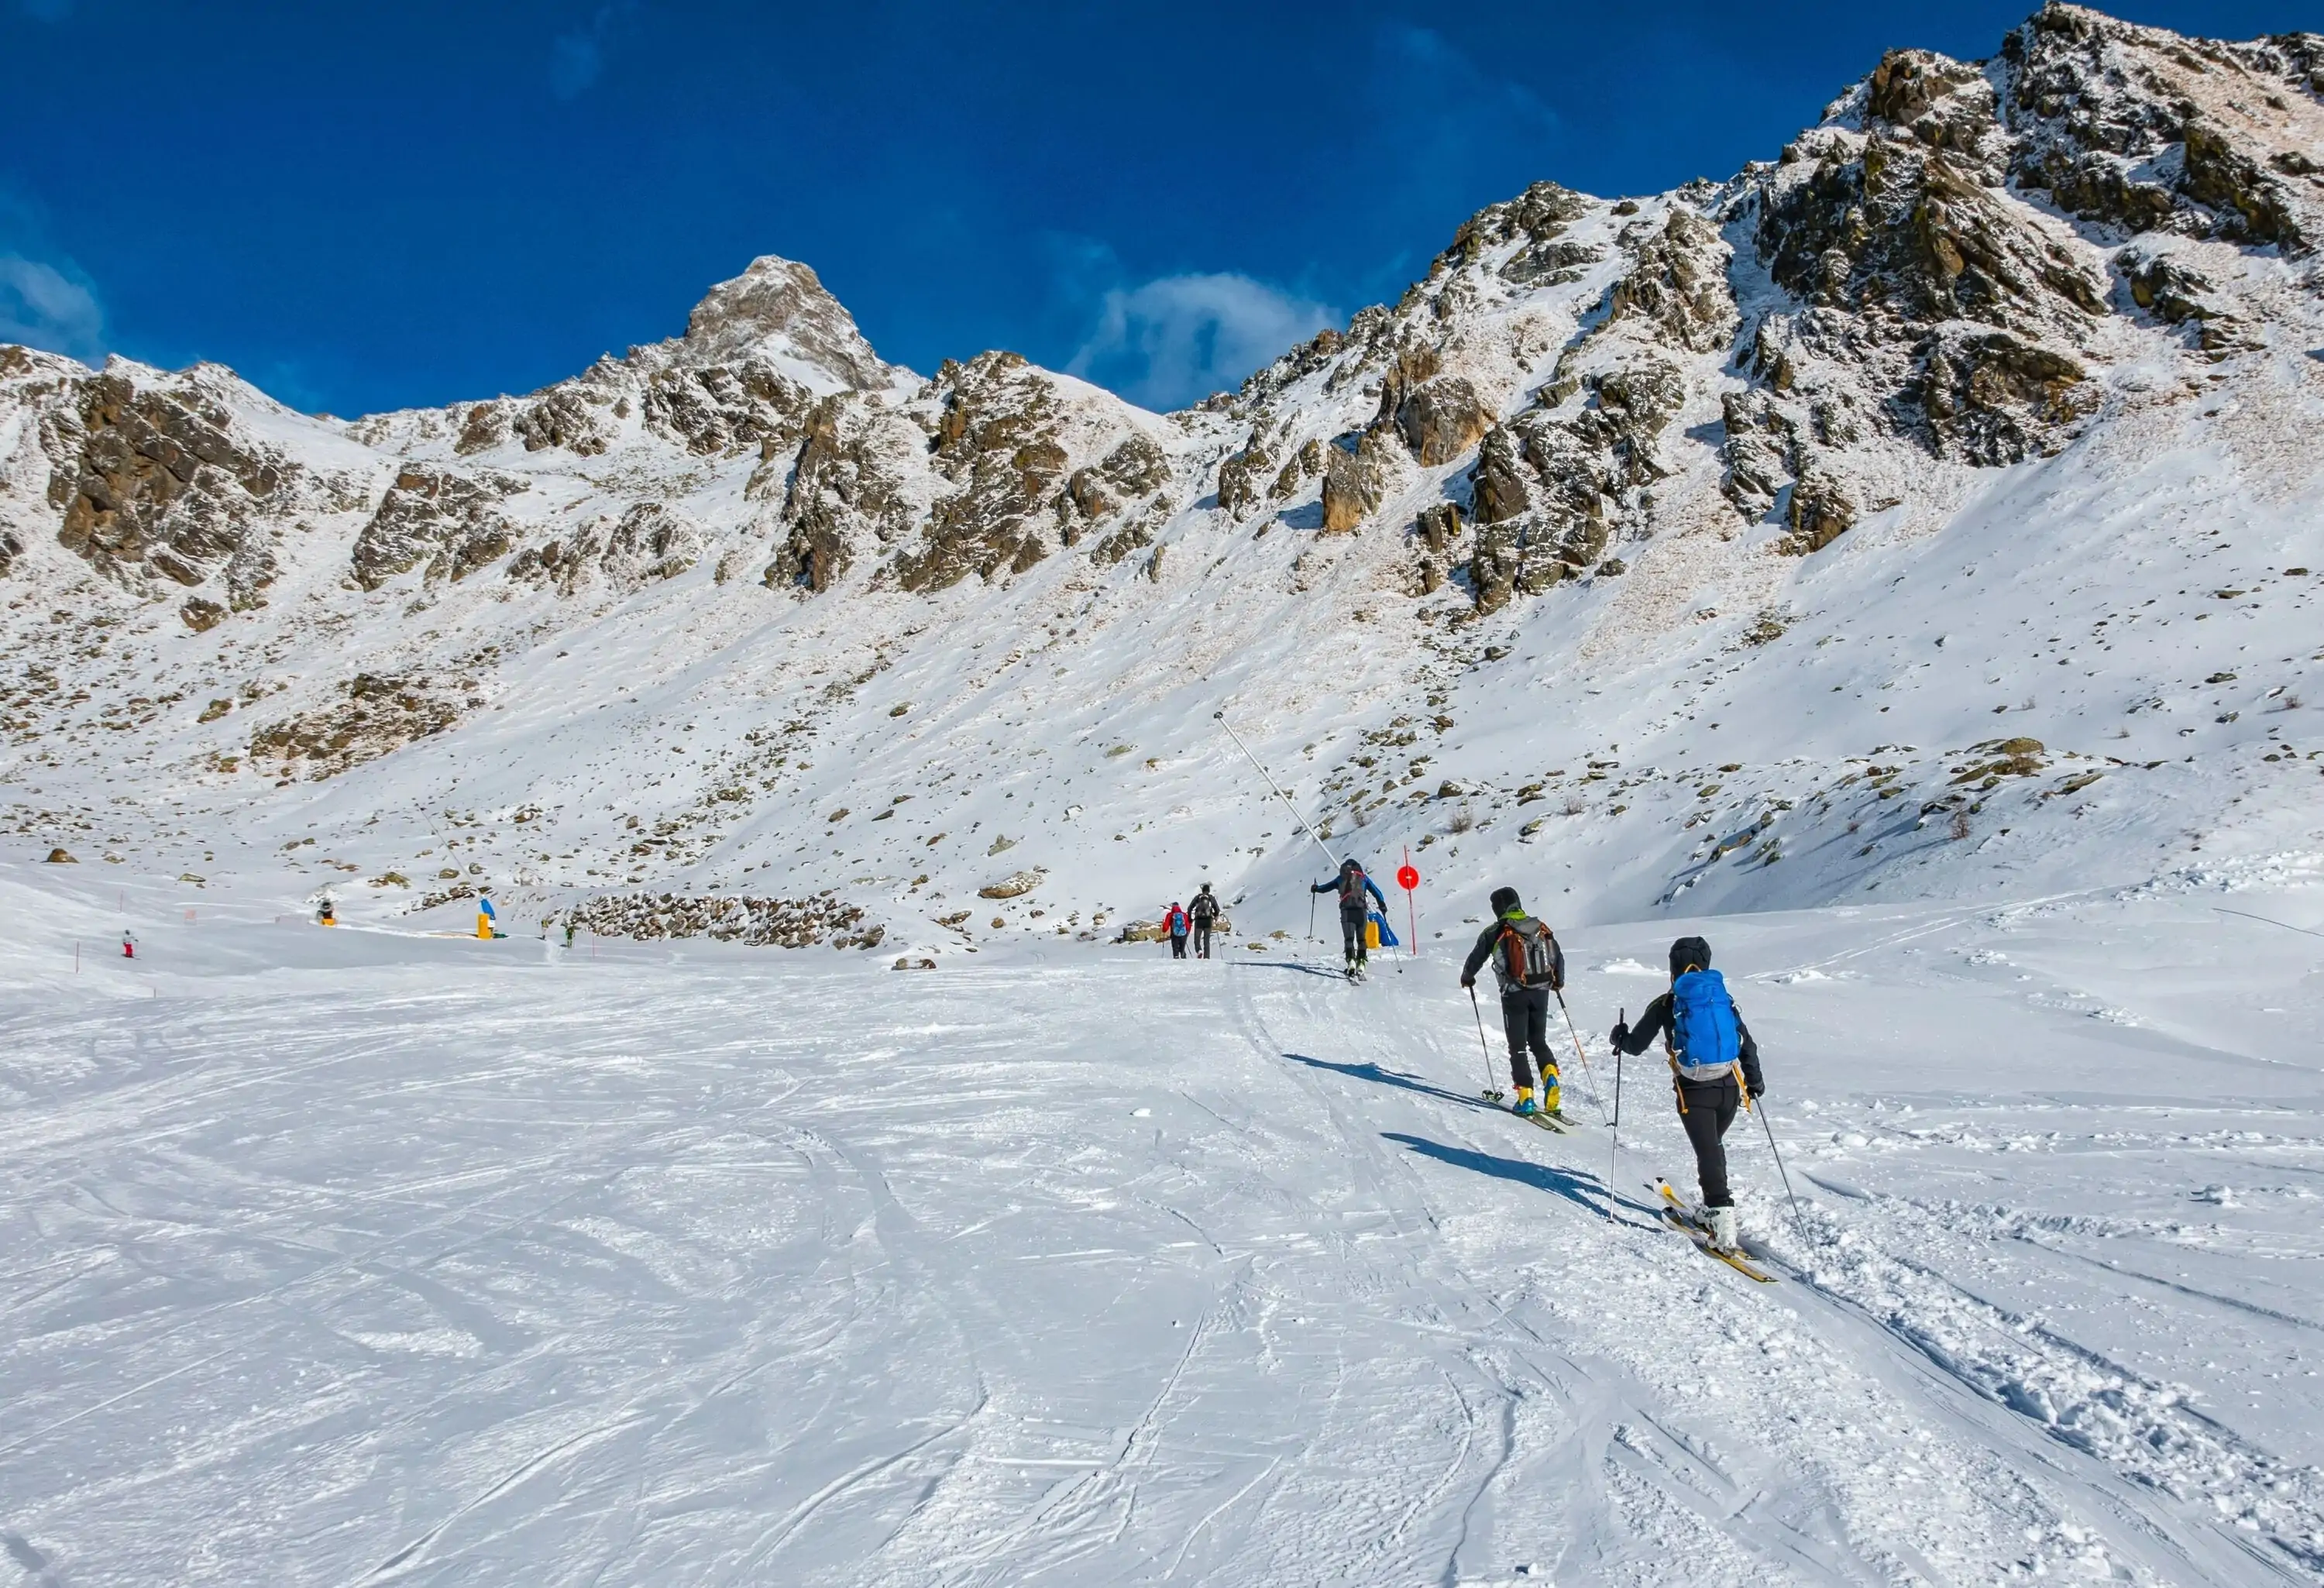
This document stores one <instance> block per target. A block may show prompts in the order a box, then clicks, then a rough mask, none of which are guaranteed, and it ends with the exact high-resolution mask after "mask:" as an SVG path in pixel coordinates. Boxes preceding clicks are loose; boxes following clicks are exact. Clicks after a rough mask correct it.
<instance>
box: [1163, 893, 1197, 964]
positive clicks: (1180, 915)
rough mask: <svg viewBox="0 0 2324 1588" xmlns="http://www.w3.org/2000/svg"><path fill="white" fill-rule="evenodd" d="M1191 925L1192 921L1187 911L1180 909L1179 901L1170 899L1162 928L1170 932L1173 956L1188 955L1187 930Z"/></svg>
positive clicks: (1178, 957) (1171, 955) (1177, 957)
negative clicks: (1187, 916) (1187, 915)
mask: <svg viewBox="0 0 2324 1588" xmlns="http://www.w3.org/2000/svg"><path fill="white" fill-rule="evenodd" d="M1191 925H1192V923H1191V922H1189V921H1188V920H1187V919H1186V912H1185V910H1183V909H1179V908H1178V901H1177V900H1175V899H1173V900H1171V901H1170V909H1169V910H1168V911H1167V913H1166V914H1165V915H1164V916H1163V917H1162V929H1163V930H1164V931H1166V932H1167V933H1169V934H1170V957H1171V958H1173V959H1184V958H1185V957H1186V931H1187V928H1189V927H1190V926H1191Z"/></svg>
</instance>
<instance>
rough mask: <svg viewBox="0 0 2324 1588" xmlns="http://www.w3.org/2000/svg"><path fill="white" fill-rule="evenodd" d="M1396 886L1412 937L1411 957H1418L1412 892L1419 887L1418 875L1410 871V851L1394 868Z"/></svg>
mask: <svg viewBox="0 0 2324 1588" xmlns="http://www.w3.org/2000/svg"><path fill="white" fill-rule="evenodd" d="M1396 885H1397V887H1399V888H1401V889H1403V890H1404V919H1405V924H1406V927H1407V928H1409V929H1410V934H1411V937H1412V957H1413V958H1415V959H1418V958H1419V957H1420V907H1419V906H1418V905H1417V904H1416V903H1415V902H1414V901H1413V897H1412V892H1413V890H1414V889H1416V888H1417V887H1419V886H1420V873H1419V872H1416V871H1415V870H1413V869H1412V850H1411V849H1410V847H1408V846H1407V847H1406V850H1405V852H1404V863H1403V864H1402V865H1400V866H1398V867H1397V868H1396Z"/></svg>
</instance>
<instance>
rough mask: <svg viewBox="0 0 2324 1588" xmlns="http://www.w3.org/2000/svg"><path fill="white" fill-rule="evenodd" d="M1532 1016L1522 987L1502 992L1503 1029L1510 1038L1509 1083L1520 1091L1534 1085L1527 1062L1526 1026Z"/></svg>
mask: <svg viewBox="0 0 2324 1588" xmlns="http://www.w3.org/2000/svg"><path fill="white" fill-rule="evenodd" d="M1531 1018H1532V1017H1531V1015H1530V1014H1528V1013H1527V1011H1526V995H1525V992H1524V990H1523V989H1522V988H1515V987H1513V988H1511V989H1510V990H1509V991H1508V992H1504V993H1502V994H1501V1029H1502V1032H1503V1034H1504V1035H1506V1036H1507V1037H1508V1039H1509V1085H1513V1086H1515V1087H1516V1088H1517V1090H1518V1091H1520V1092H1526V1091H1530V1090H1531V1089H1532V1087H1533V1071H1532V1069H1531V1068H1530V1067H1529V1066H1527V1065H1526V1023H1527V1022H1528V1021H1529V1020H1531Z"/></svg>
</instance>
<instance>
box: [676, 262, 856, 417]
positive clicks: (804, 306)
mask: <svg viewBox="0 0 2324 1588" xmlns="http://www.w3.org/2000/svg"><path fill="white" fill-rule="evenodd" d="M673 355H674V357H675V359H676V360H677V361H678V362H680V363H683V364H686V365H696V366H699V365H741V364H746V363H749V362H752V360H753V359H756V360H758V361H760V362H761V363H764V364H768V365H774V366H776V367H783V366H788V368H787V369H786V371H785V373H787V374H789V376H790V377H791V378H792V379H793V380H795V381H798V383H801V384H803V385H806V386H808V387H810V388H813V389H814V390H816V392H829V391H835V390H840V389H853V390H856V391H863V392H871V391H877V390H880V389H881V388H882V387H886V386H890V385H893V384H894V383H895V379H896V373H897V372H896V371H895V369H894V368H893V367H892V366H891V365H888V364H885V363H883V362H882V361H881V358H880V356H879V355H877V354H875V353H873V352H872V351H871V344H870V343H869V342H866V341H865V340H864V339H863V333H862V331H860V330H858V329H857V328H856V326H855V317H854V316H853V315H851V314H849V313H848V312H847V310H846V309H845V308H844V306H842V305H841V303H840V301H839V300H837V299H836V298H834V297H833V296H832V295H831V294H830V293H829V292H826V291H824V288H823V282H821V281H820V280H819V279H817V277H816V273H815V272H813V271H812V270H809V269H808V268H807V266H806V265H804V264H800V263H798V262H797V261H796V260H789V259H779V258H777V257H776V256H775V255H773V254H766V255H763V256H761V258H758V259H754V260H752V262H751V267H750V268H749V269H748V270H746V271H744V272H742V274H741V275H739V276H736V277H735V278H734V279H733V280H732V281H729V282H720V283H718V285H716V286H715V287H713V288H711V289H710V291H709V293H708V294H707V295H706V296H705V297H704V299H703V300H702V301H701V302H699V303H697V304H696V305H695V307H694V311H693V312H692V313H691V314H689V315H687V319H686V336H685V338H684V340H683V342H682V343H681V344H680V345H679V346H678V347H676V348H675V349H673ZM816 374H821V375H822V376H823V378H822V379H821V380H817V379H816V378H815V377H816Z"/></svg>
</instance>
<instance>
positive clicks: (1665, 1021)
mask: <svg viewBox="0 0 2324 1588" xmlns="http://www.w3.org/2000/svg"><path fill="white" fill-rule="evenodd" d="M1670 971H1671V991H1670V992H1665V993H1664V994H1662V995H1661V996H1660V997H1658V998H1656V999H1655V1001H1654V1002H1652V1003H1649V1004H1648V1005H1646V1012H1645V1013H1644V1014H1642V1015H1640V1016H1639V1017H1638V1023H1637V1025H1635V1026H1632V1025H1628V1024H1620V1025H1617V1026H1616V1027H1615V1028H1614V1029H1613V1030H1612V1032H1610V1033H1609V1036H1608V1040H1609V1041H1610V1042H1612V1043H1613V1045H1614V1046H1615V1047H1616V1048H1620V1049H1621V1050H1622V1051H1623V1052H1624V1053H1628V1054H1632V1055H1637V1054H1640V1053H1644V1052H1645V1051H1646V1048H1648V1047H1649V1046H1650V1045H1652V1043H1653V1042H1654V1040H1655V1038H1657V1037H1660V1038H1661V1039H1663V1046H1664V1048H1665V1052H1666V1053H1667V1054H1668V1055H1669V1057H1670V1066H1671V1085H1672V1087H1673V1089H1674V1091H1675V1092H1676V1093H1677V1094H1678V1115H1679V1123H1680V1124H1681V1125H1682V1126H1683V1127H1684V1128H1685V1131H1686V1139H1687V1140H1688V1142H1689V1143H1690V1144H1692V1147H1693V1148H1694V1172H1695V1178H1696V1179H1697V1180H1699V1181H1700V1182H1701V1186H1702V1206H1703V1211H1704V1212H1705V1213H1706V1214H1709V1215H1710V1219H1711V1240H1712V1242H1713V1243H1714V1244H1716V1245H1718V1246H1719V1247H1720V1249H1721V1250H1724V1251H1733V1250H1735V1196H1734V1193H1733V1192H1732V1191H1731V1190H1730V1189H1729V1187H1728V1184H1727V1148H1726V1145H1725V1143H1724V1141H1723V1140H1722V1138H1723V1137H1725V1136H1726V1134H1727V1127H1728V1126H1729V1125H1731V1124H1733V1123H1734V1122H1735V1114H1736V1111H1737V1110H1738V1108H1740V1107H1741V1106H1743V1103H1744V1100H1745V1099H1746V1098H1747V1097H1753V1098H1756V1097H1757V1096H1758V1095H1759V1094H1761V1093H1763V1092H1765V1091H1766V1089H1767V1088H1766V1082H1765V1081H1764V1080H1763V1079H1762V1078H1761V1077H1760V1074H1759V1045H1758V1044H1757V1042H1754V1041H1753V1040H1752V1039H1751V1031H1750V1028H1749V1027H1748V1026H1746V1025H1745V1024H1744V1023H1743V1013H1742V1011H1740V1010H1738V1009H1737V1008H1736V1007H1735V1002H1734V1000H1733V999H1731V998H1729V996H1728V995H1727V991H1726V987H1727V983H1726V982H1725V980H1724V979H1723V978H1720V976H1719V975H1718V974H1717V973H1716V972H1713V971H1711V945H1710V944H1708V943H1706V942H1704V941H1703V940H1702V939H1701V938H1700V937H1681V938H1680V939H1679V940H1678V941H1677V942H1675V943H1674V944H1672V945H1671V950H1670ZM1703 973H1708V974H1703ZM1698 974H1703V980H1702V981H1701V983H1695V982H1692V981H1689V978H1691V977H1694V976H1696V975H1698ZM1682 1000H1684V1001H1685V1002H1686V1004H1687V1006H1688V1007H1689V1008H1697V1007H1705V1008H1708V1009H1709V1010H1710V1011H1711V1015H1712V1017H1713V1019H1712V1020H1711V1023H1712V1024H1713V1025H1714V1026H1715V1025H1716V1023H1717V1021H1716V1016H1717V1013H1718V1011H1720V1010H1721V1009H1723V1010H1724V1011H1725V1013H1726V1016H1727V1017H1728V1018H1729V1020H1732V1022H1733V1026H1734V1038H1733V1041H1734V1048H1735V1056H1734V1057H1732V1058H1731V1059H1728V1058H1725V1057H1723V1053H1722V1054H1720V1055H1704V1054H1700V1053H1698V1054H1697V1055H1695V1056H1694V1057H1695V1058H1696V1059H1701V1058H1703V1057H1715V1058H1716V1059H1717V1060H1718V1062H1715V1063H1711V1064H1704V1063H1699V1062H1693V1061H1692V1060H1691V1059H1690V1057H1689V1056H1688V1054H1687V1053H1686V1051H1685V1049H1684V1048H1683V1041H1682V1038H1681V1035H1680V1031H1679V1024H1680V1015H1679V1004H1680V1002H1681V1001H1682ZM1695 1040H1696V1043H1697V1046H1698V1048H1700V1047H1701V1046H1702V1045H1703V1044H1704V1043H1705V1042H1708V1041H1711V1040H1724V1038H1723V1036H1719V1035H1717V1034H1715V1033H1714V1034H1713V1035H1712V1036H1706V1037H1704V1038H1701V1039H1695Z"/></svg>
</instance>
